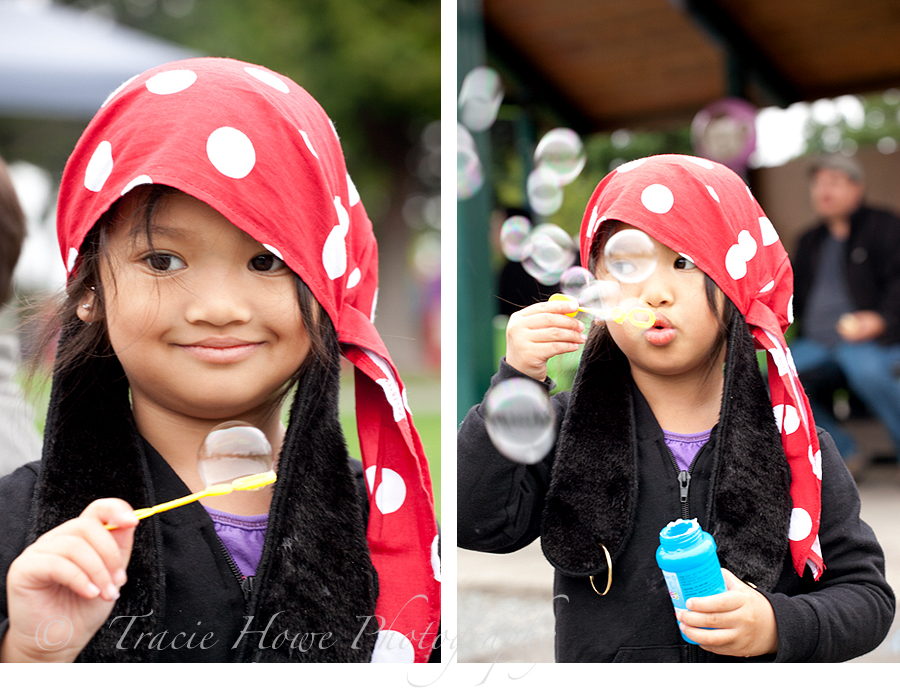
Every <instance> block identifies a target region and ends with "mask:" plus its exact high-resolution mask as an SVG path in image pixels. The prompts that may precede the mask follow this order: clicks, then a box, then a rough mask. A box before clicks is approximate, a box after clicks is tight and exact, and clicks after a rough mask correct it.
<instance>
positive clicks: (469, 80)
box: [457, 67, 503, 132]
mask: <svg viewBox="0 0 900 691" xmlns="http://www.w3.org/2000/svg"><path fill="white" fill-rule="evenodd" d="M502 102H503V82H502V81H501V80H500V75H499V74H497V71H496V70H493V69H491V68H490V67H476V68H474V69H473V70H471V71H470V72H469V73H468V74H467V75H466V76H465V77H464V78H463V82H462V85H461V86H460V88H459V98H458V99H457V108H458V112H459V120H460V122H462V123H463V124H464V125H465V126H466V127H468V128H469V129H470V130H471V131H472V132H483V131H484V130H486V129H488V128H489V127H490V126H491V125H493V124H494V121H495V120H496V119H497V113H498V112H499V111H500V104H501V103H502Z"/></svg>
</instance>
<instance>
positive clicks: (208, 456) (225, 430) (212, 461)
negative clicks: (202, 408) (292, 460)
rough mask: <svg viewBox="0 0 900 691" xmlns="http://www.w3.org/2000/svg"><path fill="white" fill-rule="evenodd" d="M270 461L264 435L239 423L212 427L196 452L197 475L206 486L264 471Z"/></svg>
mask: <svg viewBox="0 0 900 691" xmlns="http://www.w3.org/2000/svg"><path fill="white" fill-rule="evenodd" d="M272 462H273V459H272V447H271V445H270V444H269V440H268V439H267V438H266V435H265V434H263V433H262V431H261V430H260V429H258V428H256V427H253V426H252V425H249V424H247V423H246V422H240V421H232V422H225V423H223V424H221V425H219V426H218V427H215V428H214V429H213V430H212V431H211V432H210V433H209V434H208V435H207V436H206V439H205V440H204V441H203V444H202V446H201V447H200V450H199V451H198V452H197V472H199V474H200V479H201V480H202V481H203V484H204V485H205V486H206V487H211V486H213V485H218V484H222V483H230V482H232V481H233V480H235V479H237V478H242V477H247V476H249V475H257V474H259V473H265V472H268V471H270V470H272Z"/></svg>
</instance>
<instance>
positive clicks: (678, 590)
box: [656, 518, 727, 645]
mask: <svg viewBox="0 0 900 691" xmlns="http://www.w3.org/2000/svg"><path fill="white" fill-rule="evenodd" d="M659 543H660V544H659V549H657V550H656V563H657V564H659V568H660V569H662V572H663V577H664V578H665V579H666V586H667V587H668V588H669V596H670V597H671V598H672V604H673V605H674V606H675V609H676V611H677V610H679V609H681V610H686V609H687V607H685V603H686V602H687V601H688V600H689V599H691V598H692V597H705V596H706V595H716V594H717V593H724V592H725V591H726V590H727V588H726V587H725V579H724V578H723V577H722V569H721V566H720V565H719V557H718V556H716V541H715V540H714V539H713V536H712V535H710V534H709V533H707V532H706V531H705V530H703V529H702V528H701V527H700V524H699V523H698V522H697V519H696V518H693V519H691V520H689V521H686V520H683V519H681V518H679V519H678V520H677V521H672V522H671V523H669V524H668V525H667V526H666V527H665V528H663V529H662V530H661V531H660V533H659ZM681 637H682V638H684V640H686V641H687V642H688V643H691V644H693V645H696V643H694V641H692V640H691V639H690V638H688V637H687V636H685V635H684V634H683V633H682V634H681Z"/></svg>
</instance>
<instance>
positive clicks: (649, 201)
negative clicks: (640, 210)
mask: <svg viewBox="0 0 900 691" xmlns="http://www.w3.org/2000/svg"><path fill="white" fill-rule="evenodd" d="M641 203H642V204H643V205H644V207H645V208H646V209H647V211H652V212H653V213H655V214H664V213H666V212H668V211H669V209H671V208H672V205H673V204H675V197H674V195H673V194H672V190H670V189H669V188H668V187H666V186H665V185H659V184H653V185H650V186H649V187H647V188H646V189H644V191H643V192H641Z"/></svg>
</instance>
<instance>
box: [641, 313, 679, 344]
mask: <svg viewBox="0 0 900 691" xmlns="http://www.w3.org/2000/svg"><path fill="white" fill-rule="evenodd" d="M653 316H654V317H655V321H654V322H653V326H651V327H650V328H649V329H647V330H646V331H645V332H644V337H645V338H646V339H647V342H648V343H650V344H651V345H655V346H664V345H668V344H669V343H671V342H672V339H673V338H675V334H676V330H675V327H673V326H672V325H671V324H670V323H669V320H668V319H666V318H665V317H664V316H663V315H661V314H658V313H657V314H654V315H653Z"/></svg>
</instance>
